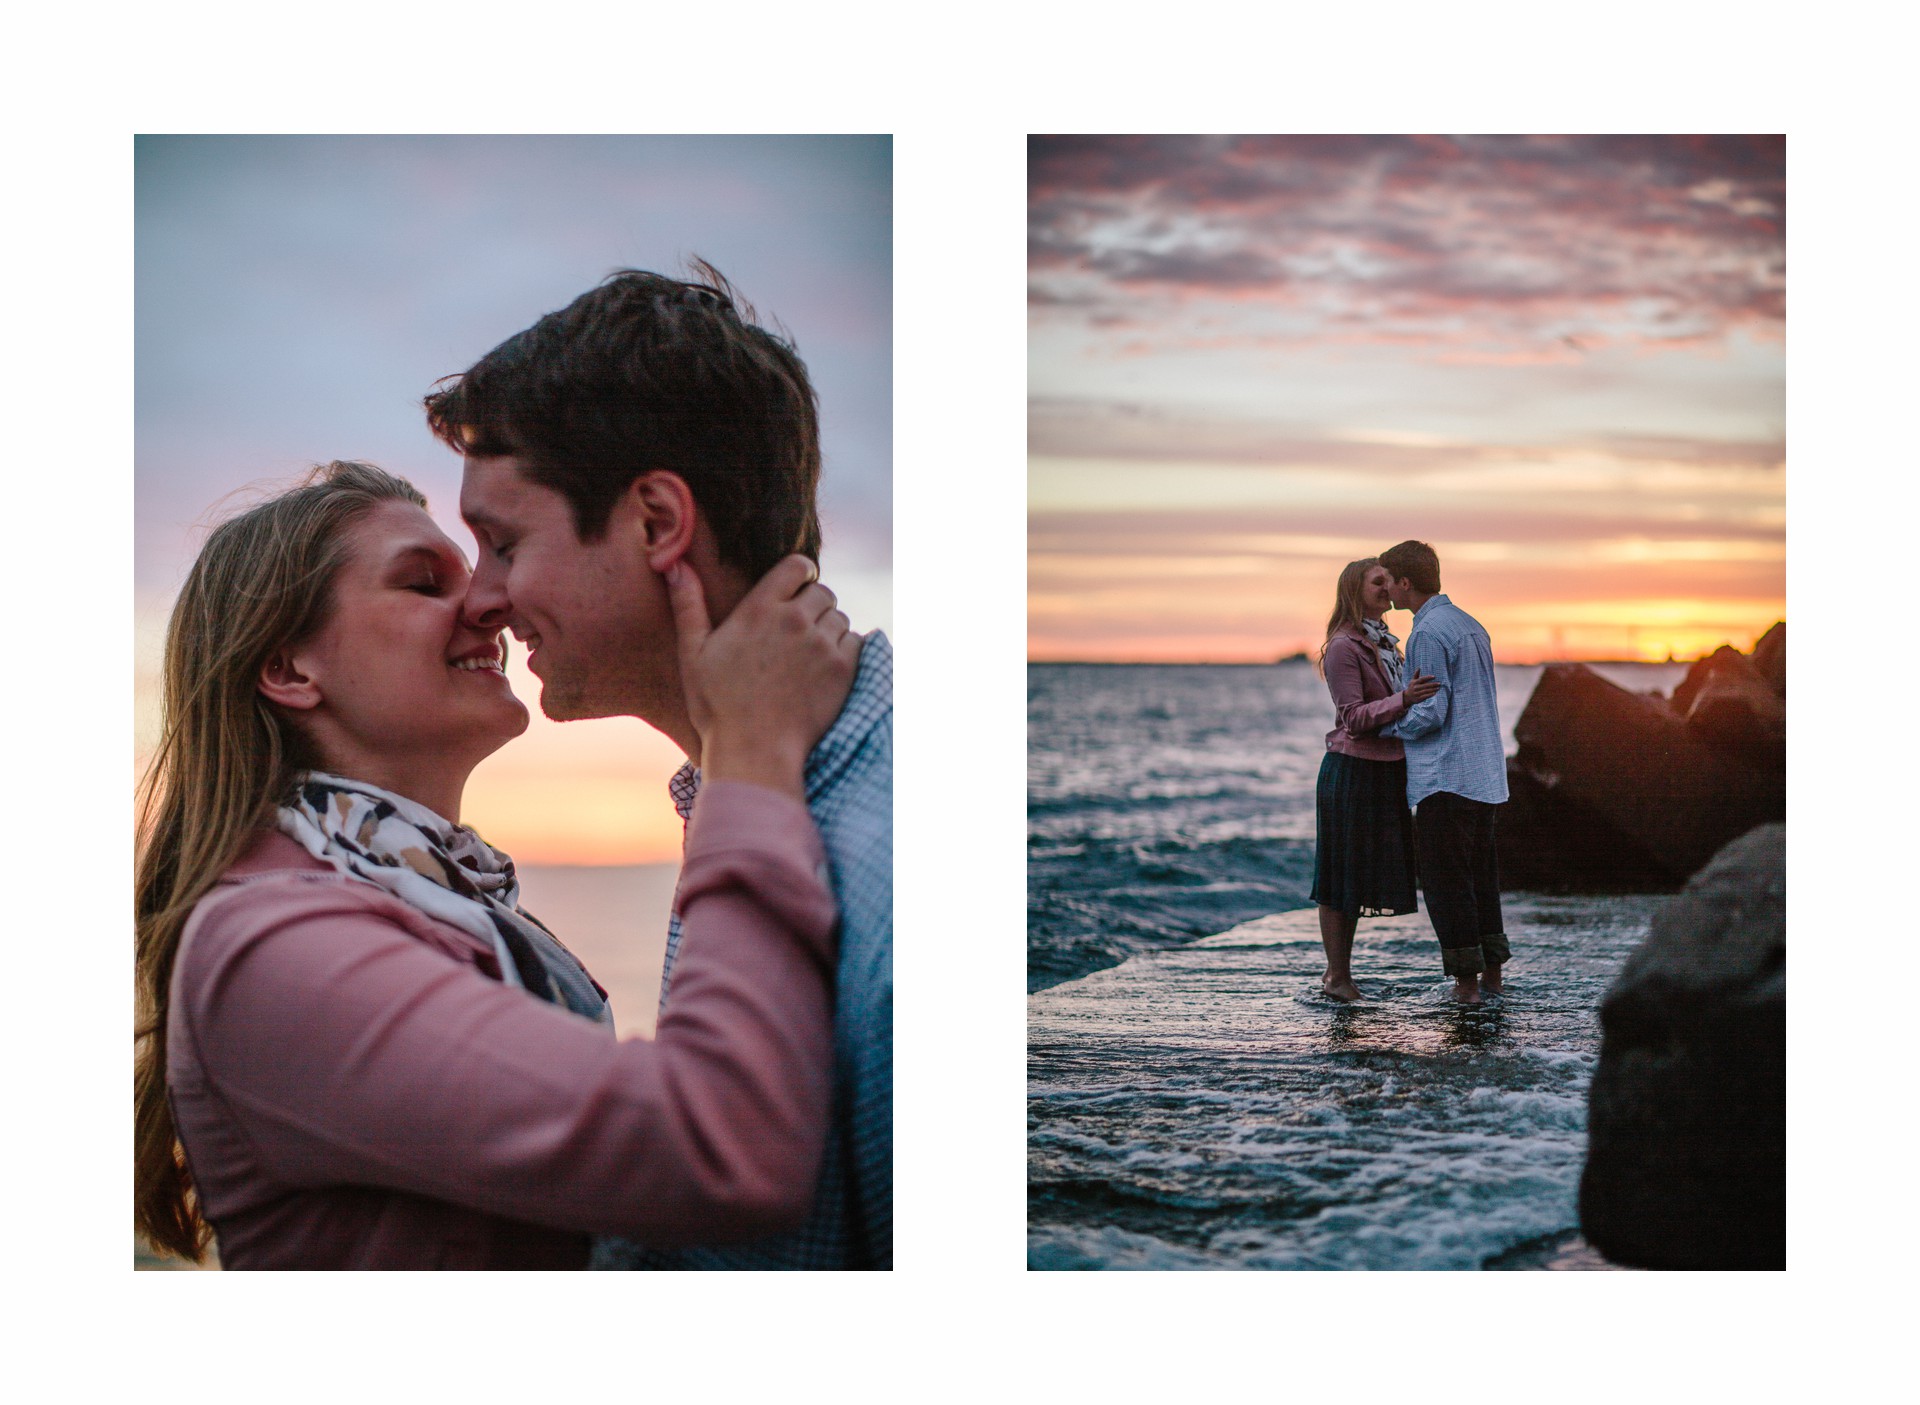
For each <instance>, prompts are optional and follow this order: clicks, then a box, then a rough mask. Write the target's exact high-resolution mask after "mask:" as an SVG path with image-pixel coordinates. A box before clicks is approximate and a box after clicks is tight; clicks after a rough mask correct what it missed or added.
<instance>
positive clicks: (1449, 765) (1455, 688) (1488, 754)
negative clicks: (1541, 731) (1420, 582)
mask: <svg viewBox="0 0 1920 1405" xmlns="http://www.w3.org/2000/svg"><path fill="white" fill-rule="evenodd" d="M1415 673H1431V674H1432V675H1433V676H1434V678H1435V679H1436V680H1438V682H1439V684H1440V691H1439V692H1437V693H1435V694H1434V695H1433V696H1432V697H1430V698H1428V699H1427V700H1426V701H1425V702H1422V703H1416V704H1414V706H1412V707H1410V708H1408V709H1407V711H1406V712H1405V713H1404V714H1402V715H1401V718H1400V720H1399V721H1398V722H1395V723H1393V724H1392V725H1390V726H1386V727H1382V728H1381V729H1380V735H1381V736H1383V737H1398V738H1400V740H1401V741H1402V742H1404V743H1405V744H1406V748H1407V804H1409V805H1418V804H1419V803H1420V802H1421V801H1422V800H1424V799H1426V798H1427V797H1428V796H1429V795H1432V794H1434V793H1435V792H1437V791H1442V790H1446V791H1451V792H1453V794H1455V795H1464V796H1465V797H1466V798H1467V799H1469V800H1481V801H1485V802H1486V803H1487V804H1489V805H1498V804H1500V803H1501V802H1502V801H1504V800H1505V799H1506V798H1507V759H1506V753H1505V751H1504V750H1503V748H1502V747H1501V744H1500V704H1499V702H1498V701H1497V699H1496V698H1495V696H1494V690H1493V641H1492V640H1491V639H1489V638H1488V637H1487V632H1486V630H1484V629H1482V628H1481V627H1480V621H1478V620H1476V619H1475V618H1474V617H1473V616H1472V615H1470V614H1468V613H1467V612H1466V611H1465V610H1463V609H1461V608H1460V607H1459V606H1458V605H1456V604H1454V603H1453V602H1452V601H1451V600H1449V599H1447V597H1446V596H1444V595H1436V596H1434V597H1432V598H1431V599H1429V600H1428V601H1427V603H1426V604H1424V605H1422V606H1421V607H1420V611H1419V613H1418V614H1416V615H1415V616H1414V617H1413V628H1412V629H1411V630H1409V631H1408V633H1407V677H1408V679H1409V680H1411V679H1412V677H1413V675H1414V674H1415Z"/></svg>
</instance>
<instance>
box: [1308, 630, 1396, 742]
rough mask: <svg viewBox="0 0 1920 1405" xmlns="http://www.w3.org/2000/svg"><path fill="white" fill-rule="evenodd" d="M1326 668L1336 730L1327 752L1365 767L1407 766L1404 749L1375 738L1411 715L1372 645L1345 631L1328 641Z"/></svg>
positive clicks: (1329, 736) (1387, 740)
mask: <svg viewBox="0 0 1920 1405" xmlns="http://www.w3.org/2000/svg"><path fill="white" fill-rule="evenodd" d="M1322 662H1323V666H1324V667H1325V669H1326V674H1327V691H1328V692H1329V693H1331V694H1332V695H1333V716H1334V722H1335V724H1336V725H1335V726H1334V729H1333V730H1332V731H1331V732H1328V733H1327V750H1328V751H1338V752H1341V753H1343V754H1345V755H1347V756H1357V757H1360V758H1361V759H1362V760H1366V761H1402V760H1405V759H1406V755H1407V752H1406V748H1405V747H1403V746H1402V745H1401V744H1400V742H1399V740H1398V739H1397V738H1395V737H1381V736H1375V735H1374V733H1376V732H1378V731H1379V730H1380V728H1382V727H1384V726H1386V725H1387V723H1389V722H1392V721H1394V720H1395V719H1396V718H1398V717H1399V716H1400V714H1401V713H1403V712H1405V711H1406V710H1407V699H1406V694H1405V693H1404V692H1395V691H1394V690H1393V684H1392V682H1391V681H1390V680H1389V679H1388V678H1387V670H1386V668H1385V666H1384V665H1382V664H1381V662H1380V655H1379V653H1378V652H1377V651H1376V650H1375V649H1374V647H1373V644H1372V642H1371V641H1370V640H1369V639H1368V638H1367V637H1366V636H1365V635H1364V634H1360V633H1358V632H1357V631H1354V630H1350V629H1343V630H1341V631H1340V632H1338V633H1337V634H1335V635H1334V636H1333V637H1332V638H1331V639H1329V640H1328V641H1327V652H1326V657H1325V658H1324V659H1323V661H1322Z"/></svg>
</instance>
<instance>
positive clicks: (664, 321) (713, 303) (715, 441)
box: [426, 259, 820, 580]
mask: <svg viewBox="0 0 1920 1405" xmlns="http://www.w3.org/2000/svg"><path fill="white" fill-rule="evenodd" d="M690 262H691V270H690V272H691V275H692V277H693V278H694V279H696V280H698V281H694V282H682V281H681V280H679V279H676V278H667V277H664V276H663V275H661V274H658V273H643V272H640V271H638V270H636V269H621V270H620V271H618V272H616V273H612V274H609V275H608V276H607V278H606V279H605V280H604V281H603V282H602V283H601V284H600V286H599V287H597V288H595V289H594V290H593V291H592V292H589V293H583V294H582V295H581V296H579V297H578V298H575V299H574V300H573V301H572V302H571V303H569V304H568V305H567V306H565V307H563V308H561V309H560V311H558V312H550V313H548V314H547V315H546V316H545V317H542V318H541V319H540V320H539V321H538V322H536V323H534V324H533V325H532V326H531V327H529V328H527V330H526V331H524V332H521V333H519V334H518V335H517V336H512V337H508V338H507V339H506V340H505V341H503V342H501V343H500V345H498V346H496V347H495V348H494V349H493V350H492V351H489V352H488V353H487V354H486V355H485V356H483V357H481V358H480V359H479V360H478V361H476V362H474V364H473V366H472V367H471V368H470V369H468V371H467V372H466V374H464V375H460V376H449V377H446V378H445V380H443V381H442V382H440V388H437V389H435V390H434V391H433V392H432V393H431V394H430V395H428V396H427V398H426V409H427V423H428V424H429V425H430V426H431V427H432V429H433V432H434V433H435V434H436V435H437V436H439V438H440V439H442V440H443V441H444V442H445V443H446V444H447V445H448V446H449V447H451V448H452V449H453V450H454V451H455V452H456V453H462V454H475V455H479V456H481V457H485V458H493V457H499V456H503V455H512V456H513V457H515V458H517V459H519V460H520V462H521V465H522V467H523V469H524V471H525V472H526V474H527V476H528V477H529V478H530V479H532V480H533V481H534V482H536V483H540V484H543V485H544V486H546V487H548V488H552V489H554V490H555V491H556V492H559V493H561V494H563V495H565V497H566V499H567V502H568V503H569V504H570V506H571V507H572V511H573V527H574V531H575V533H576V534H577V535H578V536H579V538H580V539H581V540H582V541H586V542H592V541H598V540H599V539H600V538H601V537H602V536H604V535H605V534H606V530H607V519H608V517H609V516H610V515H611V514H612V511H613V505H614V503H615V502H616V501H617V500H618V499H619V497H620V494H621V493H623V492H625V491H626V490H627V488H628V487H629V486H630V485H631V484H632V483H633V481H634V480H635V479H636V478H638V477H639V476H640V475H641V474H643V473H650V472H653V471H655V470H659V469H665V470H668V471H670V472H672V473H676V474H678V475H679V476H680V477H681V478H683V479H685V480H686V484H687V487H688V488H689V489H690V490H691V491H692V493H693V500H694V502H695V503H696V504H698V506H699V508H700V511H701V513H702V514H703V515H704V516H705V518H706V520H707V523H708V525H709V526H710V527H711V528H712V529H713V535H714V540H715V542H716V544H717V545H718V547H719V552H720V559H721V561H722V562H723V563H724V564H726V565H728V566H731V567H733V568H735V569H736V570H739V571H741V572H742V573H743V574H744V575H745V576H746V578H747V579H748V580H757V579H759V578H760V577H761V576H762V575H764V574H765V573H766V571H767V570H768V568H769V567H771V566H772V565H773V564H774V563H775V562H776V561H778V560H779V559H780V558H781V557H783V556H786V555H789V554H790V553H792V552H796V551H797V552H801V553H803V554H805V555H807V556H810V557H812V558H814V559H815V560H816V561H817V560H818V559H819V556H820V516H819V513H818V511H817V510H816V508H815V506H814V492H815V489H816V487H817V486H818V484H819V481H820V422H819V410H818V403H817V400H816V397H815V395H814V391H813V386H812V383H811V382H809V381H808V379H807V368H806V366H805V365H803V364H802V363H801V361H800V357H799V356H798V354H796V352H795V351H794V348H793V345H792V343H791V342H789V341H787V340H785V339H784V338H783V337H781V336H777V335H775V334H774V333H773V332H770V331H768V330H766V329H765V328H763V327H759V326H756V325H755V324H754V311H753V308H752V307H751V306H750V305H749V304H748V303H747V302H746V301H745V300H744V299H742V298H740V297H739V296H738V295H737V294H736V293H735V292H734V290H733V287H732V286H731V285H730V284H729V283H728V282H727V280H726V279H725V278H724V277H722V276H721V274H720V273H719V271H718V270H716V269H715V268H714V267H713V266H712V265H710V264H708V263H706V262H705V261H704V260H701V259H694V260H691V261H690Z"/></svg>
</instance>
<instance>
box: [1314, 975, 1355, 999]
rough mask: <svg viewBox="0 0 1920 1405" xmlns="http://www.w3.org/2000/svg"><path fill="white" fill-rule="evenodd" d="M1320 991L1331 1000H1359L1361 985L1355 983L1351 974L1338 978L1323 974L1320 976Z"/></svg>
mask: <svg viewBox="0 0 1920 1405" xmlns="http://www.w3.org/2000/svg"><path fill="white" fill-rule="evenodd" d="M1320 993H1321V994H1322V995H1324V996H1326V997H1327V999H1329V1000H1341V1001H1346V1000H1358V999H1359V998H1360V987H1359V986H1357V985H1355V984H1354V983H1353V978H1352V977H1351V976H1342V977H1341V978H1340V979H1338V980H1334V979H1333V978H1331V977H1328V976H1322V977H1321V978H1320Z"/></svg>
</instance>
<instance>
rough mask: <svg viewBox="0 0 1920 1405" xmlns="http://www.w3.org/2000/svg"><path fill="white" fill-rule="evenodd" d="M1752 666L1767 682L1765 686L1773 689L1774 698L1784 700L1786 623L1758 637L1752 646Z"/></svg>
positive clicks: (1785, 692)
mask: <svg viewBox="0 0 1920 1405" xmlns="http://www.w3.org/2000/svg"><path fill="white" fill-rule="evenodd" d="M1753 666H1754V667H1755V668H1756V669H1758V670H1759V671H1760V676H1761V677H1762V678H1764V679H1766V680H1767V686H1768V687H1769V688H1771V689H1773V693H1774V696H1775V697H1777V698H1779V699H1781V700H1782V701H1785V700H1786V696H1787V622H1786V621H1785V620H1781V621H1780V623H1778V624H1776V625H1775V626H1774V627H1773V628H1772V629H1770V630H1768V631H1767V632H1766V633H1765V634H1763V635H1761V636H1760V642H1759V643H1757V644H1755V645H1754V646H1753Z"/></svg>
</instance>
